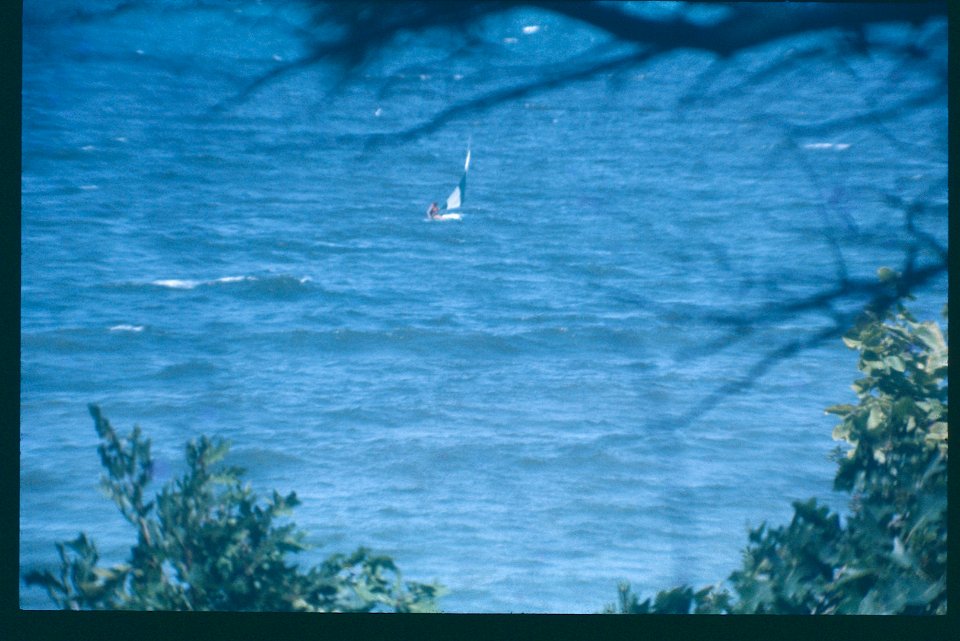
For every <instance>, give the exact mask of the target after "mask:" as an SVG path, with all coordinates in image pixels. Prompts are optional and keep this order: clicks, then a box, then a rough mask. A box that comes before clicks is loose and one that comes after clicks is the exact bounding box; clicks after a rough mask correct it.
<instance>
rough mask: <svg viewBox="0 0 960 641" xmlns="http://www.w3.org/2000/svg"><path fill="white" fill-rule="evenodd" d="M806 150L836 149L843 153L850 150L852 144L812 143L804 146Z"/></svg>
mask: <svg viewBox="0 0 960 641" xmlns="http://www.w3.org/2000/svg"><path fill="white" fill-rule="evenodd" d="M803 148H804V149H836V150H837V151H843V150H844V149H849V148H850V143H847V142H810V143H807V144H805V145H804V146H803Z"/></svg>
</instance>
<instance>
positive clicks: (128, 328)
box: [110, 325, 143, 332]
mask: <svg viewBox="0 0 960 641" xmlns="http://www.w3.org/2000/svg"><path fill="white" fill-rule="evenodd" d="M110 331H111V332H142V331H143V325H114V326H113V327H111V328H110Z"/></svg>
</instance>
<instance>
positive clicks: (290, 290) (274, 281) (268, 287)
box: [150, 274, 312, 295]
mask: <svg viewBox="0 0 960 641" xmlns="http://www.w3.org/2000/svg"><path fill="white" fill-rule="evenodd" d="M311 281H312V279H311V278H310V277H309V276H300V277H297V276H288V275H283V274H281V275H276V276H223V277H221V278H214V279H211V280H194V279H180V278H169V279H158V280H154V281H151V282H150V284H151V285H154V286H156V287H164V288H166V289H184V290H191V289H197V288H215V287H216V288H219V287H225V288H227V291H233V292H240V293H250V294H255V295H257V294H266V295H290V294H297V293H300V292H303V291H306V289H305V286H307V285H308V284H309V283H310V282H311Z"/></svg>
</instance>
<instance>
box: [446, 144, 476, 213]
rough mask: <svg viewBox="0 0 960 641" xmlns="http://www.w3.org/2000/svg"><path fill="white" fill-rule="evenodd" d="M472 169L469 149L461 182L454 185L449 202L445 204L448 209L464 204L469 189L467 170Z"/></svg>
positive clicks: (448, 197) (458, 207)
mask: <svg viewBox="0 0 960 641" xmlns="http://www.w3.org/2000/svg"><path fill="white" fill-rule="evenodd" d="M468 169H470V150H469V149H467V159H466V161H465V162H464V163H463V177H461V178H460V183H459V184H458V185H457V186H456V187H454V189H453V193H451V194H450V195H449V196H447V204H446V205H444V207H443V208H444V209H446V210H450V211H452V210H454V209H460V206H461V205H463V197H464V193H465V192H466V190H467V170H468Z"/></svg>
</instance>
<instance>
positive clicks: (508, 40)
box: [503, 38, 517, 45]
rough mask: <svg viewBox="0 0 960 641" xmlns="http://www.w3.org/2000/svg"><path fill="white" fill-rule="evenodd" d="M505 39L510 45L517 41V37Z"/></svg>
mask: <svg viewBox="0 0 960 641" xmlns="http://www.w3.org/2000/svg"><path fill="white" fill-rule="evenodd" d="M503 41H504V42H505V43H507V44H508V45H512V44H513V43H515V42H516V41H517V39H516V38H504V39H503Z"/></svg>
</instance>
